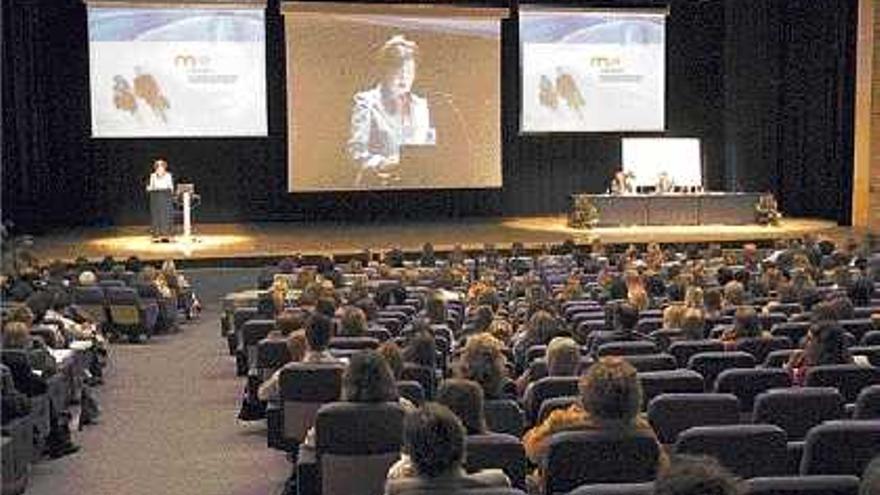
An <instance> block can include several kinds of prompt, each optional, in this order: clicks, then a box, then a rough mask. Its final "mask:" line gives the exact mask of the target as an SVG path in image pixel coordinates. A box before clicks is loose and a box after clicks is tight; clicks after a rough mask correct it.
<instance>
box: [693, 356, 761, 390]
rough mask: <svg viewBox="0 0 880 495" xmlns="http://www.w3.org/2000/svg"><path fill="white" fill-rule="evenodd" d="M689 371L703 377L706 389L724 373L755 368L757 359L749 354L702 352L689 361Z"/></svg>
mask: <svg viewBox="0 0 880 495" xmlns="http://www.w3.org/2000/svg"><path fill="white" fill-rule="evenodd" d="M687 367H688V368H689V369H692V370H694V371H696V372H697V373H699V374H701V375H703V379H704V380H705V381H706V389H707V390H709V389H711V388H712V386H713V385H714V384H715V379H716V378H717V377H718V375H720V374H721V372H722V371H724V370H728V369H733V368H754V367H755V358H754V357H752V355H751V354H749V353H747V352H740V351H731V352H701V353H698V354H694V355H693V356H691V358H690V359H689V360H688V366H687Z"/></svg>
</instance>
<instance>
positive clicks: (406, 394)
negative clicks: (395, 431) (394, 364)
mask: <svg viewBox="0 0 880 495" xmlns="http://www.w3.org/2000/svg"><path fill="white" fill-rule="evenodd" d="M397 392H398V393H399V394H400V396H401V397H403V398H405V399H407V400H409V401H410V402H412V403H413V404H415V405H417V406H420V405H421V404H422V403H423V402H425V390H424V389H423V388H422V384H421V383H419V382H417V381H415V380H399V381H398V382H397Z"/></svg>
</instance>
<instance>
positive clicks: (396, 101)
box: [284, 3, 501, 192]
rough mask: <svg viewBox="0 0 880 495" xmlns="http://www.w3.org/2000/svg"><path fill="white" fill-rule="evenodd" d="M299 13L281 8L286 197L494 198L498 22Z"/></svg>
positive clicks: (456, 14)
mask: <svg viewBox="0 0 880 495" xmlns="http://www.w3.org/2000/svg"><path fill="white" fill-rule="evenodd" d="M299 5H300V6H298V5H297V4H294V5H286V6H285V7H284V14H285V35H286V38H287V57H288V60H287V77H288V91H287V94H288V100H287V106H288V126H289V133H288V136H289V144H288V146H289V153H288V156H289V170H288V188H289V190H290V191H291V192H313V191H340V190H382V189H459V188H497V187H501V152H500V141H501V136H500V133H501V116H500V95H499V92H500V87H501V82H500V18H499V15H500V14H498V13H497V12H495V11H494V10H493V12H494V13H492V14H490V13H488V12H480V11H477V9H458V8H453V7H449V6H445V7H443V6H430V5H418V6H416V7H415V8H414V6H413V5H406V6H395V5H381V6H364V5H361V6H351V5H349V6H346V5H342V4H314V3H310V4H299ZM475 11H477V12H475ZM471 12H475V13H471ZM409 54H411V55H412V57H408V55H409ZM408 58H411V61H407V59H408Z"/></svg>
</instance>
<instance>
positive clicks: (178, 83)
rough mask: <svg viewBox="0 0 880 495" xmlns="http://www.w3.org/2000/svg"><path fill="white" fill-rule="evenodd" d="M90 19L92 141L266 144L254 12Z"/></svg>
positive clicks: (259, 20)
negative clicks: (248, 139)
mask: <svg viewBox="0 0 880 495" xmlns="http://www.w3.org/2000/svg"><path fill="white" fill-rule="evenodd" d="M165 5H169V4H165ZM88 16H89V72H90V84H91V104H92V105H91V107H92V136H94V137H97V138H145V137H219V136H265V135H266V134H267V129H266V55H265V50H266V45H265V22H264V19H263V9H262V7H247V6H241V7H231V6H222V7H221V6H217V7H212V6H207V5H206V6H204V7H198V8H196V7H193V6H192V5H191V4H190V5H186V6H181V7H174V8H168V7H150V6H144V7H117V6H112V5H110V4H103V5H101V4H95V5H89V9H88Z"/></svg>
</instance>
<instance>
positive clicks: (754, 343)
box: [736, 336, 794, 363]
mask: <svg viewBox="0 0 880 495" xmlns="http://www.w3.org/2000/svg"><path fill="white" fill-rule="evenodd" d="M793 347H794V344H793V343H792V342H791V339H789V338H788V337H785V336H778V337H771V338H766V339H765V338H761V337H755V338H748V339H739V340H737V341H736V350H738V351H742V352H748V353H749V354H751V355H752V356H753V357H754V358H755V362H758V363H763V362H764V360H765V359H767V355H768V354H770V353H771V352H773V351H779V350H783V349H791V348H793Z"/></svg>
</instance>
